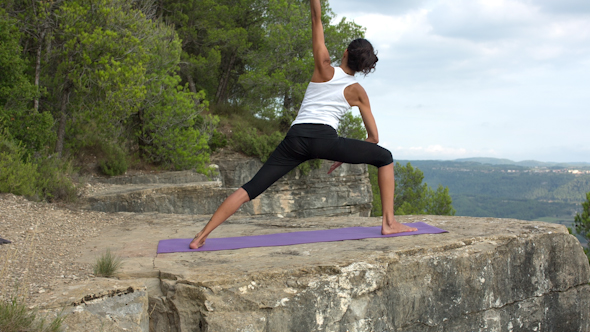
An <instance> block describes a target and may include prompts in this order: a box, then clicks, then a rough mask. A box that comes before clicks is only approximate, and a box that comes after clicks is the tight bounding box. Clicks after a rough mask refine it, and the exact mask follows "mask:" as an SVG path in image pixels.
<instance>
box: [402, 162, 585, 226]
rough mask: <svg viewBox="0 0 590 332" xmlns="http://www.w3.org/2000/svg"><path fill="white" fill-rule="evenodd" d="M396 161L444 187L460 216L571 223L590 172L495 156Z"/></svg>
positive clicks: (429, 182) (435, 186)
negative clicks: (410, 165) (409, 164)
mask: <svg viewBox="0 0 590 332" xmlns="http://www.w3.org/2000/svg"><path fill="white" fill-rule="evenodd" d="M396 161H397V162H399V163H400V164H402V165H405V164H407V163H408V162H410V163H411V164H412V166H414V167H416V168H418V169H420V170H421V171H422V172H423V173H424V182H426V183H428V185H430V187H432V188H437V187H438V185H442V186H443V187H448V188H449V193H450V195H451V197H452V199H453V207H454V208H455V209H456V210H457V215H460V216H472V217H495V218H516V219H523V220H539V219H540V218H550V219H552V220H559V221H568V222H569V223H571V222H572V221H573V216H574V215H575V213H576V212H578V211H580V209H581V204H580V203H581V202H582V201H583V200H584V199H585V197H586V193H587V192H590V174H573V173H569V172H568V168H571V167H575V168H576V169H580V170H583V169H590V164H588V163H577V165H587V166H571V165H576V163H567V164H558V163H542V162H538V161H523V162H519V163H516V162H513V161H511V160H508V159H495V158H468V159H459V160H445V161H442V160H396ZM509 162H510V163H511V164H508V163H509ZM525 165H530V166H525ZM549 165H550V166H549ZM558 165H563V166H558ZM566 165H567V166H566Z"/></svg>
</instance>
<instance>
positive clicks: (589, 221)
mask: <svg viewBox="0 0 590 332" xmlns="http://www.w3.org/2000/svg"><path fill="white" fill-rule="evenodd" d="M574 227H575V228H576V233H578V234H580V235H582V236H583V237H584V238H585V239H586V240H590V192H588V193H586V201H585V202H582V213H581V214H580V213H576V216H575V217H574ZM584 252H585V253H586V256H588V259H589V260H590V250H588V248H584Z"/></svg>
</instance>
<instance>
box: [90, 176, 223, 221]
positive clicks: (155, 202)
mask: <svg viewBox="0 0 590 332" xmlns="http://www.w3.org/2000/svg"><path fill="white" fill-rule="evenodd" d="M232 191H233V190H232V189H226V188H221V182H220V181H208V182H192V183H184V184H174V183H172V184H170V183H164V184H161V183H157V184H142V185H112V186H108V187H106V188H104V189H103V190H101V191H98V192H95V193H93V194H90V195H88V196H87V197H86V199H85V204H84V206H85V208H87V209H90V210H95V211H102V212H159V213H176V214H210V213H212V211H215V209H216V208H217V206H219V204H221V202H223V200H224V199H225V197H227V196H228V195H229V194H230V193H231V192H232Z"/></svg>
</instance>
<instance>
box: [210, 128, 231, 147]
mask: <svg viewBox="0 0 590 332" xmlns="http://www.w3.org/2000/svg"><path fill="white" fill-rule="evenodd" d="M226 146H227V137H226V136H225V135H224V134H223V133H221V132H219V131H217V130H214V131H213V134H211V138H209V149H210V150H211V152H215V151H216V150H217V149H221V148H224V147H226Z"/></svg>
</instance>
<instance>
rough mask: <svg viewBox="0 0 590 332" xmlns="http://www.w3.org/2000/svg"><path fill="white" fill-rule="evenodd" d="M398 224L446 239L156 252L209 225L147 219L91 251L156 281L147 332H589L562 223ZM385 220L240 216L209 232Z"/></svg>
mask: <svg viewBox="0 0 590 332" xmlns="http://www.w3.org/2000/svg"><path fill="white" fill-rule="evenodd" d="M398 219H399V220H400V221H402V222H413V221H424V222H427V223H429V224H432V225H434V226H437V227H440V228H443V229H445V230H447V231H449V233H444V234H436V235H418V236H403V237H397V238H381V239H379V238H378V239H365V240H357V241H341V242H330V243H312V244H303V245H297V246H287V247H265V248H264V247H263V248H251V249H241V250H231V251H219V252H193V253H176V254H165V255H155V249H156V248H155V246H156V243H157V240H159V239H164V238H170V237H191V236H192V235H193V234H194V233H195V231H198V229H200V227H202V225H203V224H204V223H205V222H206V220H207V218H206V217H205V216H203V217H198V218H195V217H191V216H182V215H164V214H138V215H137V216H136V219H135V220H136V222H133V223H129V224H126V225H124V226H121V227H119V228H114V229H112V230H110V232H111V233H112V234H105V236H104V237H103V238H102V239H97V240H96V241H95V242H93V243H89V244H88V245H89V247H90V248H93V247H98V248H107V247H108V248H113V249H114V250H116V252H117V253H119V254H121V255H123V256H125V257H126V259H125V267H124V270H123V271H122V273H121V274H120V275H119V277H121V278H130V279H134V278H148V279H142V280H143V281H144V282H146V283H147V282H148V281H149V282H150V283H151V284H152V286H151V288H150V287H148V294H149V306H148V308H147V310H148V311H149V313H150V315H149V316H150V331H158V332H160V331H209V332H212V331H261V332H262V331H265V332H271V331H272V332H275V331H351V332H352V331H357V332H360V331H588V330H590V286H589V285H588V282H589V280H590V267H589V266H588V259H587V258H586V256H585V254H584V252H583V250H582V247H581V246H580V244H579V242H578V241H577V240H576V238H575V237H573V236H572V235H570V234H568V232H567V230H566V229H565V227H563V226H561V225H554V224H547V223H541V222H525V221H519V220H509V219H492V218H467V217H442V216H419V217H418V216H401V217H398ZM378 224H379V219H375V218H359V217H348V218H345V217H333V218H326V217H321V218H320V217H316V218H306V219H290V218H282V219H278V218H269V217H234V218H232V219H230V220H229V221H228V223H227V224H224V225H222V226H221V227H220V228H219V229H218V230H216V232H214V233H213V235H212V236H222V237H227V236H244V235H258V234H269V233H277V232H290V231H293V230H294V229H296V230H297V231H299V230H314V229H329V228H336V227H351V226H373V225H378ZM183 235H188V236H183ZM94 250H97V249H94ZM85 257H86V258H83V259H87V260H89V261H90V260H91V257H92V255H90V253H88V255H86V256H85Z"/></svg>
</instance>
